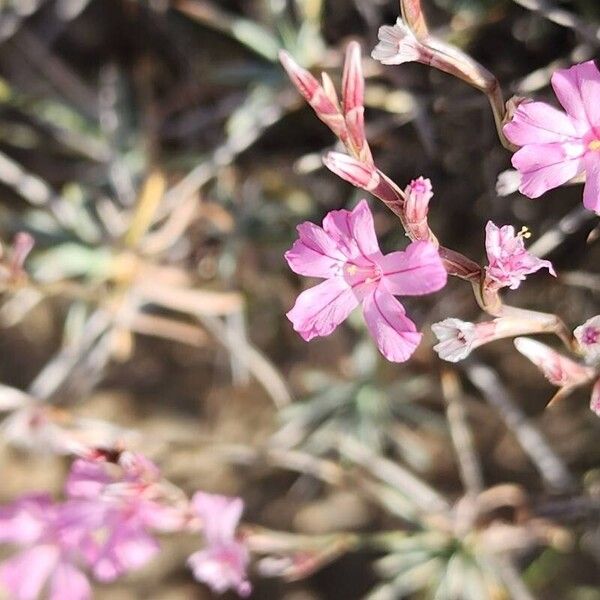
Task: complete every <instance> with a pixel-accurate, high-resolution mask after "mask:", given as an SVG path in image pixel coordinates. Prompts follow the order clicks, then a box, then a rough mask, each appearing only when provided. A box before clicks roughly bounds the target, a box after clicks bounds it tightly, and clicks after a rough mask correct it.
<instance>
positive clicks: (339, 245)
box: [285, 200, 447, 362]
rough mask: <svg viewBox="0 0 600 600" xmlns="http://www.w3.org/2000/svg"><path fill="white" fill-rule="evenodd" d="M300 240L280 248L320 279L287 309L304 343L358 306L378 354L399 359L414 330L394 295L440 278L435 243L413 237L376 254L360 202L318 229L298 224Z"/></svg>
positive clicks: (300, 269) (436, 284) (408, 350)
mask: <svg viewBox="0 0 600 600" xmlns="http://www.w3.org/2000/svg"><path fill="white" fill-rule="evenodd" d="M297 229H298V233H299V234H300V239H299V240H297V241H296V242H295V243H294V245H293V247H292V248H291V250H288V252H286V254H285V258H286V260H287V261H288V264H289V265H290V268H291V269H292V270H293V271H294V272H296V273H298V274H299V275H306V276H309V277H321V278H324V279H325V281H324V282H322V283H320V284H319V285H317V286H315V287H313V288H310V289H308V290H306V291H304V292H302V293H301V294H300V296H298V299H297V300H296V304H295V305H294V307H293V308H292V310H290V311H289V312H288V314H287V316H288V318H289V319H290V321H291V322H292V323H293V325H294V329H295V330H296V331H297V332H298V333H299V334H300V335H301V336H302V338H303V339H305V340H306V341H308V340H311V339H312V338H314V337H316V336H326V335H329V334H330V333H331V332H332V331H333V330H334V329H335V328H336V327H337V326H338V325H339V324H340V323H341V322H342V321H344V320H345V319H346V318H347V317H348V315H349V314H350V313H351V312H352V310H354V309H355V308H356V307H357V306H358V305H359V304H362V309H363V314H364V317H365V321H366V323H367V327H368V329H369V331H370V333H371V335H372V336H373V338H374V339H375V342H376V344H377V346H378V348H379V350H380V351H381V353H382V354H383V355H384V356H385V357H386V358H387V359H388V360H390V361H393V362H403V361H405V360H407V359H408V358H409V357H410V356H411V355H412V353H413V352H414V351H415V348H416V347H417V346H418V344H419V342H420V341H421V333H419V332H418V331H417V329H416V326H415V324H414V323H413V322H412V321H411V320H410V319H409V318H408V317H407V316H406V312H405V310H404V307H403V306H402V304H400V302H398V301H397V300H396V299H395V298H394V295H396V294H397V295H405V296H420V295H423V294H428V293H430V292H435V291H437V290H439V289H441V288H442V287H444V285H445V284H446V279H447V274H446V270H445V269H444V266H443V264H442V261H441V259H440V257H439V255H438V252H437V249H436V248H435V247H434V246H433V245H432V244H430V243H428V242H413V243H411V244H410V245H409V246H408V248H407V249H406V251H404V252H392V253H390V254H388V255H386V256H384V255H383V254H382V253H381V251H380V249H379V244H378V242H377V237H376V235H375V227H374V224H373V215H372V214H371V210H370V208H369V205H368V204H367V202H366V200H362V201H361V202H359V204H358V205H357V206H356V208H355V209H354V210H352V211H348V210H338V211H332V212H330V213H329V214H327V215H326V217H325V219H324V220H323V228H321V227H318V226H317V225H314V224H313V223H309V222H306V223H302V224H301V225H299V226H298V228H297Z"/></svg>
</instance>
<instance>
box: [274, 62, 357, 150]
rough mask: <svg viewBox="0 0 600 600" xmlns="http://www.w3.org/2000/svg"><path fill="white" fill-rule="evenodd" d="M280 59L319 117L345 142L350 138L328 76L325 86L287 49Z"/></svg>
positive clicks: (325, 79) (325, 78)
mask: <svg viewBox="0 0 600 600" xmlns="http://www.w3.org/2000/svg"><path fill="white" fill-rule="evenodd" d="M279 60H280V61H281V64H282V65H283V67H284V69H285V70H286V71H287V74H288V75H289V77H290V79H291V80H292V83H293V84H294V85H295V86H296V89H297V90H298V91H299V92H300V93H301V94H302V95H303V96H304V98H305V99H306V101H307V102H308V103H309V104H310V105H311V106H312V108H313V110H314V111H315V113H316V114H317V117H319V119H321V121H323V123H325V124H326V125H327V126H328V127H329V128H330V129H331V130H332V131H333V133H335V135H337V136H338V137H339V138H340V139H341V140H342V141H343V142H345V141H346V140H347V139H348V131H347V129H346V123H345V121H344V117H343V115H342V112H341V110H340V107H339V106H338V105H337V102H336V101H335V100H334V99H332V97H331V96H332V94H331V90H332V89H333V85H331V82H330V81H329V80H328V78H327V77H326V76H325V77H324V82H325V87H323V86H322V85H321V84H320V83H319V81H318V80H317V79H316V78H315V77H313V75H311V74H310V73H309V72H308V71H307V70H306V69H303V68H302V67H301V66H300V65H298V64H297V63H296V61H294V59H293V58H292V57H291V56H290V55H289V54H288V53H287V52H285V50H282V51H281V52H280V53H279Z"/></svg>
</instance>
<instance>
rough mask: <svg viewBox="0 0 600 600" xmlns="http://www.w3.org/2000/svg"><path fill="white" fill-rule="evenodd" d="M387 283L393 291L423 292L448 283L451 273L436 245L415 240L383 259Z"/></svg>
mask: <svg viewBox="0 0 600 600" xmlns="http://www.w3.org/2000/svg"><path fill="white" fill-rule="evenodd" d="M380 266H381V268H382V270H383V274H384V280H385V287H386V288H387V290H388V291H389V292H390V293H391V294H396V295H400V296H420V295H422V294H429V293H431V292H436V291H437V290H439V289H441V288H443V287H444V286H445V285H446V281H447V279H448V274H447V272H446V269H445V268H444V265H443V264H442V260H441V259H440V256H439V254H438V251H437V249H436V247H435V246H434V245H433V244H431V243H429V242H413V243H412V244H410V245H409V246H408V248H407V249H406V250H405V251H404V252H392V253H391V254H387V255H386V256H384V257H383V258H382V260H381V262H380Z"/></svg>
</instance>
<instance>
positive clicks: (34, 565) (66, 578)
mask: <svg viewBox="0 0 600 600" xmlns="http://www.w3.org/2000/svg"><path fill="white" fill-rule="evenodd" d="M84 531H85V529H84V528H83V526H82V523H81V522H79V520H78V519H77V518H76V515H75V514H74V513H73V511H72V510H71V506H70V504H69V503H65V504H54V502H53V501H52V499H51V498H50V497H49V496H48V495H47V494H37V495H33V494H32V495H29V496H25V497H23V498H21V499H20V500H17V501H16V502H13V503H12V504H11V505H9V506H5V507H2V508H0V543H8V544H15V545H18V546H21V547H24V549H23V550H22V551H21V552H19V553H18V554H16V555H15V556H13V557H12V558H9V559H8V560H5V561H4V562H2V563H0V585H1V586H3V587H4V588H5V589H6V591H8V592H9V594H10V597H11V598H13V599H15V600H35V599H36V598H39V597H40V595H41V593H42V591H43V590H45V589H47V591H48V597H49V598H50V600H87V599H88V598H91V589H90V584H89V582H88V580H87V577H86V576H85V575H84V574H83V573H82V571H81V570H80V569H79V567H78V564H77V562H78V559H79V547H80V544H81V539H82V536H83V535H84Z"/></svg>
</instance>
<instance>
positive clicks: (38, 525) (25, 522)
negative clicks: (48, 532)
mask: <svg viewBox="0 0 600 600" xmlns="http://www.w3.org/2000/svg"><path fill="white" fill-rule="evenodd" d="M53 510H54V502H53V501H52V499H51V498H50V495H49V494H31V495H28V496H23V497H22V498H20V499H19V500H17V501H16V502H13V503H12V504H10V505H9V506H2V507H0V542H2V543H7V542H8V543H14V544H31V543H34V542H35V541H36V540H38V539H39V538H40V536H41V535H42V534H43V532H44V530H45V528H46V525H47V522H48V515H49V512H50V511H53Z"/></svg>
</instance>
